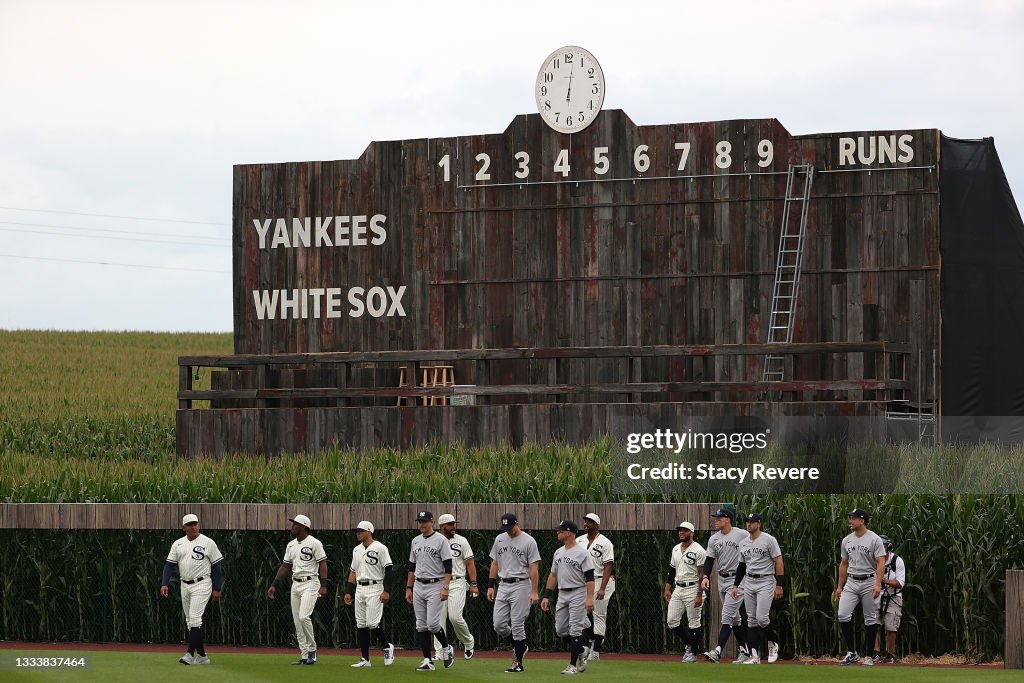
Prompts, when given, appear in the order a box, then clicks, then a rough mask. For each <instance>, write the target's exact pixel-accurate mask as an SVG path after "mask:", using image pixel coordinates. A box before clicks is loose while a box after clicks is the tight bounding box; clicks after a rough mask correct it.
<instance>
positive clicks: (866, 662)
mask: <svg viewBox="0 0 1024 683" xmlns="http://www.w3.org/2000/svg"><path fill="white" fill-rule="evenodd" d="M860 664H861V666H874V665H875V658H874V657H872V656H871V655H868V656H867V657H865V658H864V659H862V660H860Z"/></svg>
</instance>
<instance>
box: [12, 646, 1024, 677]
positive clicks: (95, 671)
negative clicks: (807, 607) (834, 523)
mask: <svg viewBox="0 0 1024 683" xmlns="http://www.w3.org/2000/svg"><path fill="white" fill-rule="evenodd" d="M41 654H42V653H41V652H40V651H21V652H19V651H16V650H6V651H2V652H0V661H2V662H3V664H4V667H5V668H6V670H4V671H2V673H0V678H2V679H3V680H5V681H70V680H74V681H102V682H104V683H107V682H109V683H118V682H120V681H125V682H126V683H127V682H132V683H134V682H135V681H138V680H140V679H142V678H148V679H149V680H150V681H170V680H177V681H181V680H189V681H217V682H218V683H231V682H232V681H303V683H306V682H310V681H336V680H338V679H339V678H340V677H345V678H347V679H348V680H357V679H358V680H366V681H387V682H388V683H401V682H402V681H422V680H426V679H431V678H434V679H443V680H452V681H454V680H458V681H486V680H495V679H499V680H502V679H505V678H509V676H507V675H506V674H505V673H503V670H504V667H505V666H507V665H508V660H506V659H492V658H488V659H485V658H477V659H474V660H472V661H469V662H466V661H463V660H461V659H457V660H456V662H455V665H454V666H453V667H452V668H451V669H447V670H445V669H443V668H440V669H438V670H437V671H433V672H420V671H415V667H416V666H417V665H418V664H419V662H420V659H419V657H413V656H400V657H398V659H397V660H396V661H395V664H394V666H391V667H384V666H383V661H381V660H379V659H378V661H377V662H376V663H375V664H374V666H373V667H372V668H369V669H352V668H350V665H351V664H352V663H353V662H355V658H354V657H342V656H323V657H321V658H320V660H319V661H318V662H317V664H316V666H312V667H306V666H304V667H297V666H296V667H293V666H291V665H290V663H291V662H292V661H294V660H295V658H296V655H269V654H252V655H248V654H217V653H216V652H213V651H211V655H210V656H211V659H213V663H212V664H211V665H209V666H199V667H191V668H189V669H185V667H184V666H182V665H181V664H178V663H177V657H178V655H176V654H146V653H129V652H117V653H108V652H91V653H88V654H89V656H90V657H91V668H89V669H85V670H75V671H68V670H65V671H17V670H14V671H12V670H10V669H9V668H8V667H9V666H10V663H11V662H12V658H13V657H15V656H36V657H38V656H40V655H41ZM63 654H64V655H65V656H68V654H69V653H67V652H65V653H63ZM567 663H568V661H567V660H564V661H563V660H551V659H534V660H532V661H531V660H530V658H529V657H527V659H526V673H527V676H526V677H518V678H520V679H525V680H531V681H533V680H545V681H546V680H550V681H555V680H565V679H564V677H562V676H561V675H560V672H561V670H562V669H563V668H564V667H565V665H566V664H567ZM583 676H585V677H586V678H584V680H587V681H617V682H618V681H622V680H623V679H626V678H640V679H643V680H644V681H678V680H679V679H680V678H681V677H685V678H696V679H699V680H700V681H702V682H706V683H713V682H715V681H751V680H757V681H832V680H836V681H839V680H841V681H872V682H875V681H880V680H882V681H886V680H888V681H895V680H899V681H901V683H915V682H917V681H921V682H922V683H923V682H924V681H928V682H929V683H930V682H932V681H937V682H942V681H950V682H952V681H965V680H970V681H976V680H977V681H1010V680H1020V677H1021V676H1020V672H1014V671H1003V670H992V669H977V668H971V669H966V668H938V667H910V666H888V667H887V666H876V667H864V666H851V667H845V668H844V667H838V666H826V665H819V666H814V665H806V664H772V665H761V666H758V667H756V669H755V668H753V667H749V666H733V665H730V664H704V663H701V664H685V665H684V664H680V663H678V662H643V661H622V660H618V661H611V660H608V661H605V660H602V661H601V662H598V663H596V664H593V665H591V666H590V667H588V669H587V671H586V672H585V673H584V674H583ZM512 678H515V677H512Z"/></svg>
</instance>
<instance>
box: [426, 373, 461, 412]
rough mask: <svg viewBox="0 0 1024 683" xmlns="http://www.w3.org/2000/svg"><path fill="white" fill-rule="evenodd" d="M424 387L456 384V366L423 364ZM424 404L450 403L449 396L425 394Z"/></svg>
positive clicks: (444, 404) (443, 404)
mask: <svg viewBox="0 0 1024 683" xmlns="http://www.w3.org/2000/svg"><path fill="white" fill-rule="evenodd" d="M420 370H422V371H423V382H422V386H424V387H450V386H452V385H454V384H455V366H453V365H423V366H420ZM423 405H425V406H436V405H442V406H446V405H448V396H424V397H423Z"/></svg>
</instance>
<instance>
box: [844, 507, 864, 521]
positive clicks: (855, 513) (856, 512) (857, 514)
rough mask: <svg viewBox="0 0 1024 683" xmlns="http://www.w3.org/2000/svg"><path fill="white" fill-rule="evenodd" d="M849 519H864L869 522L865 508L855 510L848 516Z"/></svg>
mask: <svg viewBox="0 0 1024 683" xmlns="http://www.w3.org/2000/svg"><path fill="white" fill-rule="evenodd" d="M847 517H859V518H860V519H863V520H864V521H865V522H866V521H868V513H867V510H864V509H863V508H854V509H853V510H852V511H851V512H850V514H848V515H847Z"/></svg>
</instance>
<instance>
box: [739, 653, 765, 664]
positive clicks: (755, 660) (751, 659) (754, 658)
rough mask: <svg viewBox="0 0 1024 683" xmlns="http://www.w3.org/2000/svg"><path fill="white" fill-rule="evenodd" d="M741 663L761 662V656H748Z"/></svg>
mask: <svg viewBox="0 0 1024 683" xmlns="http://www.w3.org/2000/svg"><path fill="white" fill-rule="evenodd" d="M743 663H744V664H760V663H761V658H760V657H758V656H757V655H754V656H753V657H748V658H747V659H746V661H744V662H743Z"/></svg>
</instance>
